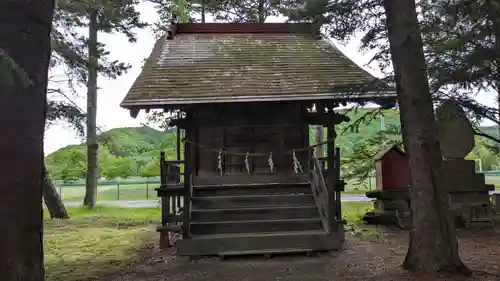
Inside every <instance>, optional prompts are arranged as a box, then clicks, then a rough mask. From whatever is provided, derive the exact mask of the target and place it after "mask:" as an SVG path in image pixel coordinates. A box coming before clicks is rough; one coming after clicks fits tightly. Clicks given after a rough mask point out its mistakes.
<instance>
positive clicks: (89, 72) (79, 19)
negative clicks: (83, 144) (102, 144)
mask: <svg viewBox="0 0 500 281" xmlns="http://www.w3.org/2000/svg"><path fill="white" fill-rule="evenodd" d="M137 3H138V1H136V0H128V1H112V0H80V1H69V0H67V1H61V2H59V8H60V10H61V13H60V14H59V16H60V18H61V19H63V20H62V24H61V25H62V26H64V27H67V29H66V30H65V31H66V32H67V33H69V34H70V35H73V41H72V42H71V43H72V47H73V48H69V51H70V53H73V54H85V55H82V56H78V57H77V58H76V59H75V61H74V62H72V63H74V66H75V68H74V71H75V73H74V74H76V77H77V79H78V81H79V82H80V83H85V84H86V85H87V118H86V121H87V130H86V134H87V180H86V193H85V198H84V201H83V204H84V205H85V206H87V207H89V208H93V207H95V205H96V193H97V179H98V176H99V167H98V142H97V124H96V119H97V76H98V74H99V73H101V74H103V75H105V76H108V77H113V78H114V77H116V76H119V75H121V74H122V73H124V72H125V71H127V70H128V69H129V68H130V65H127V64H125V63H121V62H118V61H108V60H107V59H106V56H107V55H108V52H107V51H106V50H105V46H103V44H101V43H99V42H98V33H99V32H105V33H112V32H119V33H123V34H124V35H126V36H127V37H128V39H129V41H130V42H135V41H136V40H137V39H136V36H135V33H134V29H135V28H142V27H145V26H146V25H147V24H145V23H143V22H141V21H140V19H139V13H138V12H137V11H136V10H135V5H136V4H137ZM76 27H85V28H87V29H88V31H89V34H88V37H84V36H81V35H78V34H77V33H76V32H74V28H76ZM103 66H105V67H103Z"/></svg>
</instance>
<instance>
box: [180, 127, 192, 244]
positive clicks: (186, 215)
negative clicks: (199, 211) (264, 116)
mask: <svg viewBox="0 0 500 281" xmlns="http://www.w3.org/2000/svg"><path fill="white" fill-rule="evenodd" d="M191 129H192V126H189V127H188V128H186V129H185V131H184V132H185V133H184V134H185V139H186V140H189V137H190V136H191ZM191 149H192V147H191V146H190V144H189V142H187V141H185V142H184V196H183V197H184V198H183V199H184V204H183V206H182V216H183V218H182V239H189V224H190V220H191V184H192V183H191V181H192V172H191V167H192V166H191V164H192V163H193V161H192V157H191V154H192V152H191Z"/></svg>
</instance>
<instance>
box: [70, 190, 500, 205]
mask: <svg viewBox="0 0 500 281" xmlns="http://www.w3.org/2000/svg"><path fill="white" fill-rule="evenodd" d="M493 193H500V190H495V191H490V194H493ZM370 200H371V199H370V198H368V197H366V196H365V195H355V194H345V195H342V202H369V201H370ZM64 204H65V205H66V206H68V207H75V206H81V205H82V203H81V202H66V203H64ZM97 204H98V205H106V206H115V207H124V208H148V207H156V206H158V200H138V201H127V200H121V201H100V202H97Z"/></svg>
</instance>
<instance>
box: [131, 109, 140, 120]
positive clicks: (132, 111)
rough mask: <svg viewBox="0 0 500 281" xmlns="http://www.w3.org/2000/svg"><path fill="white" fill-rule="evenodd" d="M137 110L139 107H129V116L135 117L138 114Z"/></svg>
mask: <svg viewBox="0 0 500 281" xmlns="http://www.w3.org/2000/svg"><path fill="white" fill-rule="evenodd" d="M139 111H140V109H139V108H131V109H130V110H129V113H130V117H132V118H137V115H139Z"/></svg>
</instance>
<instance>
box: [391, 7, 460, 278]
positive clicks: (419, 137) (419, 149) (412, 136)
mask: <svg viewBox="0 0 500 281" xmlns="http://www.w3.org/2000/svg"><path fill="white" fill-rule="evenodd" d="M384 7H385V11H386V16H387V28H388V32H389V41H390V48H391V54H392V62H393V66H394V70H395V73H396V83H397V87H398V102H399V106H400V115H401V124H402V130H403V139H404V145H405V150H406V151H407V153H408V156H409V164H410V178H411V203H412V204H411V207H412V213H413V226H414V228H413V229H412V231H411V232H410V245H409V249H408V253H407V256H406V259H405V261H404V267H405V268H407V269H409V270H412V271H415V272H417V273H423V274H431V275H435V274H436V273H437V272H443V271H444V272H451V273H469V270H468V269H467V268H466V267H465V266H464V264H463V263H462V261H461V260H460V257H459V255H458V243H457V237H456V232H455V226H454V221H453V219H452V217H451V213H450V211H449V205H448V204H449V203H448V202H449V201H448V200H449V196H448V193H447V187H446V183H445V180H444V177H443V166H442V156H441V150H440V147H439V141H438V137H437V128H436V121H435V115H434V110H433V103H432V98H431V94H430V90H429V83H428V80H427V73H426V63H425V57H424V53H423V48H422V38H421V34H420V30H419V25H418V21H417V13H416V7H415V1H414V0H397V1H396V0H384Z"/></svg>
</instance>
